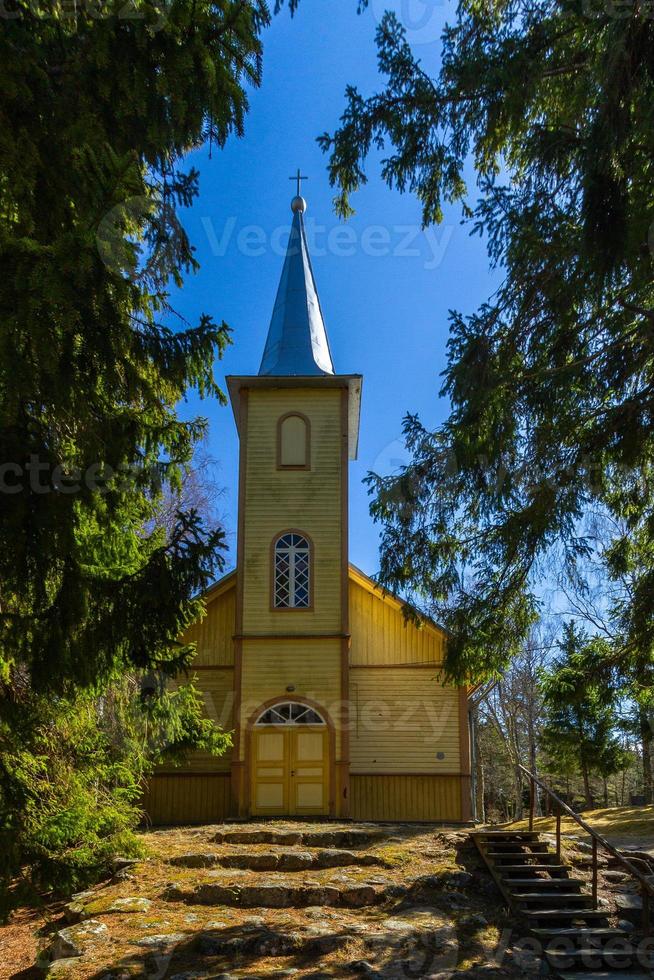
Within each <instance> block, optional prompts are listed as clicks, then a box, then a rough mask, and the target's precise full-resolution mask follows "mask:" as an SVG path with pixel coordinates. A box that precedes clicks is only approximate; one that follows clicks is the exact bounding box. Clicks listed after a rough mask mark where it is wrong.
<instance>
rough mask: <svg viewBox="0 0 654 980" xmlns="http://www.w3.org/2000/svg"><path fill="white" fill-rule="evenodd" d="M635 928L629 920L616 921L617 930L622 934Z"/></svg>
mask: <svg viewBox="0 0 654 980" xmlns="http://www.w3.org/2000/svg"><path fill="white" fill-rule="evenodd" d="M635 928H636V927H635V925H634V924H633V922H630V921H629V919H620V920H619V921H618V929H622V931H623V932H633V931H634V930H635Z"/></svg>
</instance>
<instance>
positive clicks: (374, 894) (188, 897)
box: [164, 881, 398, 909]
mask: <svg viewBox="0 0 654 980" xmlns="http://www.w3.org/2000/svg"><path fill="white" fill-rule="evenodd" d="M397 887H398V886H394V892H395V893H397ZM164 897H165V898H166V899H167V900H168V901H174V900H178V901H183V902H188V903H190V904H193V905H229V906H236V907H240V908H248V909H250V908H274V909H281V908H306V907H307V906H309V905H322V906H334V907H340V908H363V907H365V906H369V905H378V904H379V903H380V902H382V901H384V900H385V899H386V898H387V897H388V891H387V888H386V887H384V886H380V885H372V884H365V883H364V884H358V883H356V882H352V883H347V884H345V883H343V884H341V883H338V884H337V883H334V882H332V883H327V884H324V885H322V884H316V885H309V884H288V883H286V882H285V883H280V884H254V885H251V884H239V883H232V884H221V883H218V882H213V881H205V882H202V883H201V884H199V885H196V886H195V887H190V888H185V887H184V886H183V885H172V886H170V887H169V888H168V889H167V891H166V893H165V895H164Z"/></svg>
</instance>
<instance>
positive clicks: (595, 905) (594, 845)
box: [593, 837, 597, 909]
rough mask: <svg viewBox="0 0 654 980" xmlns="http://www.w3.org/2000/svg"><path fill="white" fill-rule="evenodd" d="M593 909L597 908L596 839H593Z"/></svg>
mask: <svg viewBox="0 0 654 980" xmlns="http://www.w3.org/2000/svg"><path fill="white" fill-rule="evenodd" d="M593 908H594V909H596V908H597V839H596V838H595V837H593Z"/></svg>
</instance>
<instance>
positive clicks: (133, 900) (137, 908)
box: [107, 895, 152, 913]
mask: <svg viewBox="0 0 654 980" xmlns="http://www.w3.org/2000/svg"><path fill="white" fill-rule="evenodd" d="M151 908H152V902H151V901H150V899H149V898H139V897H138V896H137V895H129V896H127V897H126V898H116V899H114V901H113V902H112V903H111V905H110V906H109V907H108V908H107V912H125V913H127V912H149V911H150V909H151Z"/></svg>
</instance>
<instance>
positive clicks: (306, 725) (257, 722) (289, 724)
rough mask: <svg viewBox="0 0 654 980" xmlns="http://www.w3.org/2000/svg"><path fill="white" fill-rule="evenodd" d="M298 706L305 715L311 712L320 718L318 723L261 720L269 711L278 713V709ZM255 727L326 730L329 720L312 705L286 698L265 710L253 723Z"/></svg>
mask: <svg viewBox="0 0 654 980" xmlns="http://www.w3.org/2000/svg"><path fill="white" fill-rule="evenodd" d="M287 704H288V705H296V706H297V707H299V708H304V713H305V714H306V713H307V712H309V711H311V712H313V714H314V715H316V716H317V717H318V719H319V720H318V721H301V722H298V721H295V720H293V721H262V720H261V719H262V718H263V717H264V715H267V714H268V712H269V711H277V710H278V708H283V707H284V706H285V705H287ZM252 724H253V727H255V728H257V727H259V726H260V725H261V726H262V727H263V726H274V727H275V728H310V727H313V728H317V727H320V728H326V727H327V720H326V718H324V717H323V714H322V712H321V711H319V710H318V709H317V708H315V707H314V706H313V705H312V704H305V703H304V701H296V700H295V699H294V698H285V699H282V700H278V701H275V703H274V704H269V705H267V706H266V707H265V708H263V709H262V710H261V711H260V713H259V715H258V717H257V718H256V719H255V720H254V721H253V722H252Z"/></svg>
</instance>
